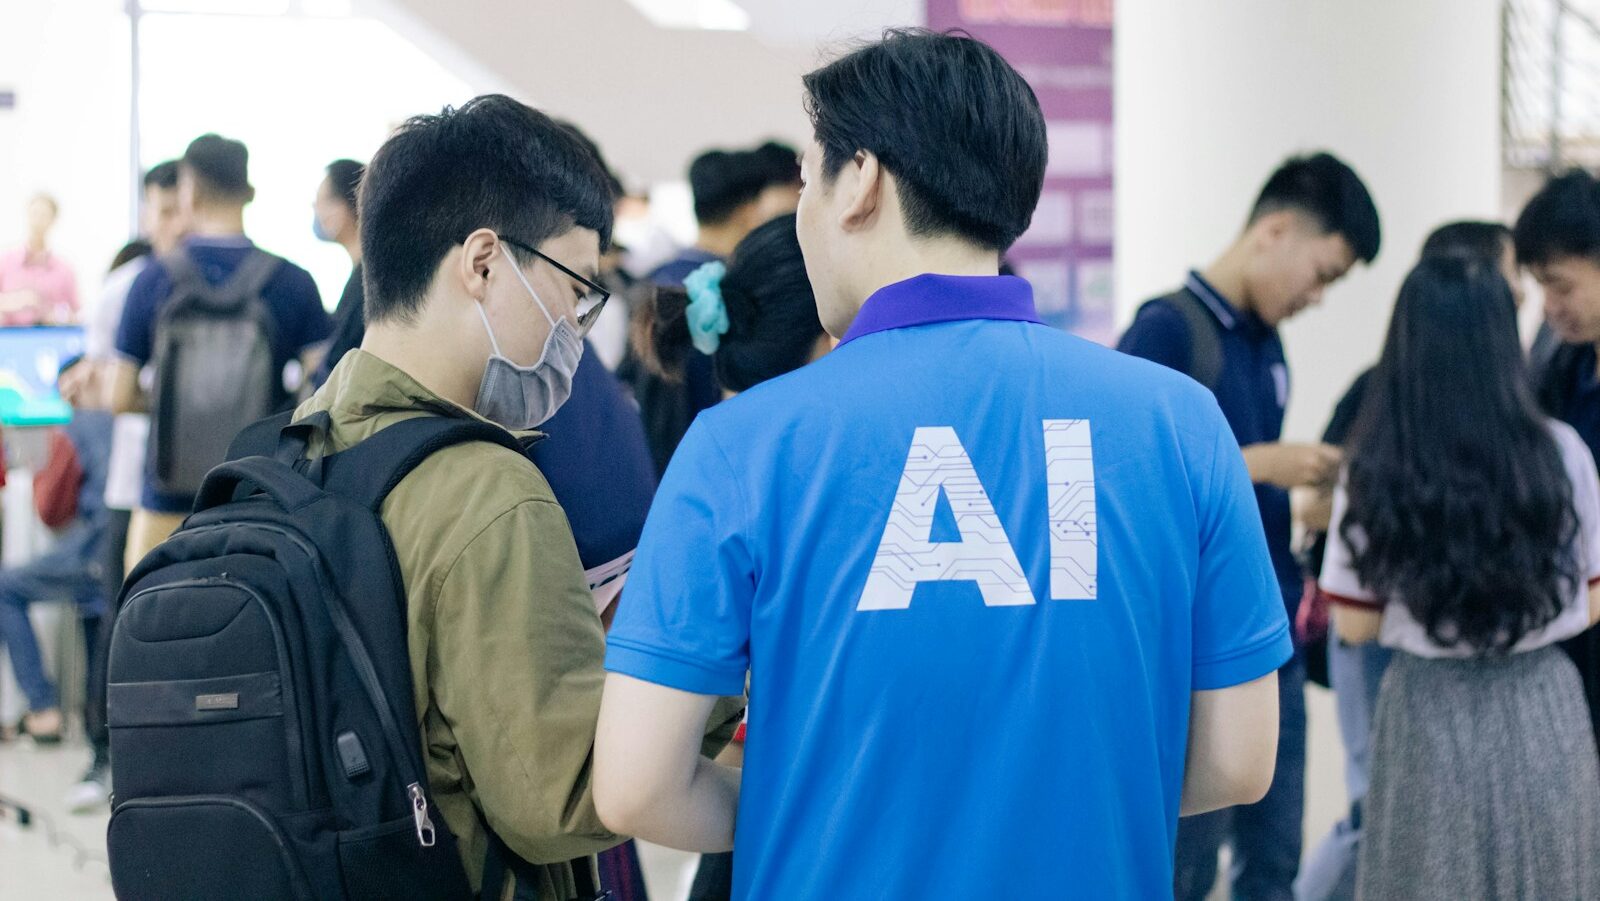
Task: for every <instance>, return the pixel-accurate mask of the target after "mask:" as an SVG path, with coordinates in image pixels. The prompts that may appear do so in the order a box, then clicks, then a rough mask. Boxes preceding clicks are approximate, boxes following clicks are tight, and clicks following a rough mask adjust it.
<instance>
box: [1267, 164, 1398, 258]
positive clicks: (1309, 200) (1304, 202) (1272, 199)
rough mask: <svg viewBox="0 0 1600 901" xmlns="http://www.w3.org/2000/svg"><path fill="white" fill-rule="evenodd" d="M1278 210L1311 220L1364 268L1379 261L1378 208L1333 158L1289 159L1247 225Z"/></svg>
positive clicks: (1355, 177)
mask: <svg viewBox="0 0 1600 901" xmlns="http://www.w3.org/2000/svg"><path fill="white" fill-rule="evenodd" d="M1280 210H1294V211H1296V212H1299V213H1302V214H1304V215H1306V216H1309V217H1310V218H1311V219H1312V220H1313V221H1315V222H1316V223H1317V226H1318V227H1319V228H1321V229H1322V231H1323V232H1324V233H1325V234H1331V235H1339V236H1340V237H1342V238H1344V240H1345V242H1346V243H1347V244H1349V245H1350V249H1351V250H1352V251H1353V252H1354V253H1355V255H1356V259H1358V260H1360V261H1362V262H1364V263H1370V262H1372V261H1373V260H1374V259H1375V258H1376V257H1377V256H1378V248H1379V246H1381V244H1382V243H1383V232H1382V228H1381V226H1380V225H1379V223H1378V208H1377V206H1376V205H1375V204H1373V202H1372V195H1371V194H1370V193H1368V191H1367V186H1366V185H1365V184H1363V183H1362V181H1361V177H1360V176H1358V175H1356V173H1355V170H1354V169H1351V168H1350V167H1349V166H1348V165H1346V164H1345V163H1344V161H1343V160H1341V159H1339V158H1338V157H1336V156H1334V155H1333V154H1331V153H1315V154H1312V155H1310V156H1297V157H1292V158H1290V159H1289V160H1287V161H1285V162H1284V164H1283V165H1282V166H1279V167H1278V171H1276V172H1274V173H1272V177H1271V178H1268V179H1267V183H1266V185H1265V186H1264V187H1263V188H1262V189H1261V195H1260V196H1259V197H1257V198H1256V204H1255V206H1254V207H1253V208H1252V209H1251V210H1250V222H1251V223H1254V222H1255V221H1256V220H1258V219H1260V218H1261V217H1262V216H1265V215H1267V214H1269V213H1276V212H1278V211H1280Z"/></svg>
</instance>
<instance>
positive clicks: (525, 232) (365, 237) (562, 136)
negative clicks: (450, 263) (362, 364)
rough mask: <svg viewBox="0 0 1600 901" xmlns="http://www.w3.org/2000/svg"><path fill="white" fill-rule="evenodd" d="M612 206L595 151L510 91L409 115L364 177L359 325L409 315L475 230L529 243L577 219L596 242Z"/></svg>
mask: <svg viewBox="0 0 1600 901" xmlns="http://www.w3.org/2000/svg"><path fill="white" fill-rule="evenodd" d="M611 206H612V203H611V190H610V187H609V185H608V183H607V181H606V176H605V172H604V171H603V170H602V169H601V168H600V165H599V163H597V162H596V161H595V159H594V155H593V154H592V153H590V152H589V150H588V149H587V148H585V147H584V146H583V144H581V143H579V142H578V140H577V139H576V138H574V137H573V136H572V132H571V131H569V130H568V129H566V128H563V127H562V126H561V125H560V124H558V123H557V122H556V121H555V120H553V119H551V118H550V117H549V116H546V115H545V114H544V113H541V112H539V111H538V110H535V109H533V108H531V107H529V106H526V105H524V104H522V103H519V102H517V101H515V100H513V99H511V98H510V97H506V96H504V95H502V94H487V95H485V96H482V97H477V98H474V99H473V100H471V101H469V102H468V103H467V104H466V105H465V106H463V107H461V108H460V109H452V108H450V107H445V109H444V110H443V111H442V112H440V113H439V114H438V115H431V116H416V117H414V118H412V119H410V120H409V121H407V122H406V123H405V124H404V125H402V126H400V128H399V130H398V131H396V132H395V133H394V134H393V135H392V136H390V138H389V140H388V141H386V142H384V145H383V146H382V147H381V148H379V149H378V152H377V154H376V155H375V156H374V157H373V158H372V162H371V163H370V164H368V166H367V171H366V174H365V176H363V178H362V179H361V206H360V209H361V256H362V272H363V275H364V277H365V279H366V319H367V323H368V324H369V325H370V324H373V323H377V322H382V321H384V320H387V319H391V318H394V317H399V318H400V319H402V320H406V319H409V317H410V316H411V315H412V314H414V313H415V312H416V311H417V309H418V308H419V307H420V306H421V305H422V301H423V298H424V297H425V296H426V295H427V291H428V286H429V285H430V284H431V283H432V282H433V276H434V273H435V271H436V270H437V269H438V268H439V261H440V260H442V259H444V257H445V255H446V254H447V253H449V252H450V248H452V247H454V246H456V245H458V244H460V243H461V242H462V241H465V240H466V238H467V236H468V235H470V234H472V232H473V231H475V230H477V229H480V228H490V229H493V230H494V231H495V232H497V233H499V234H502V235H504V236H505V237H507V238H510V239H514V240H517V241H521V242H523V243H525V244H529V245H532V246H535V247H537V246H538V245H539V244H541V243H542V242H544V241H545V240H547V239H549V238H551V237H554V236H556V235H560V234H563V233H565V232H566V231H568V230H569V229H571V228H573V227H576V226H581V227H583V228H589V229H593V230H594V231H596V232H597V233H599V235H600V246H601V248H602V249H604V248H605V247H606V246H607V245H608V244H609V243H610V241H611V215H612V211H611ZM508 246H509V245H508ZM511 253H512V254H513V256H517V255H519V254H520V253H521V252H520V251H518V250H516V249H515V248H512V250H511ZM523 262H524V263H528V262H531V261H529V260H524V261H523Z"/></svg>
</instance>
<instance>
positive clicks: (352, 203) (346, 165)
mask: <svg viewBox="0 0 1600 901" xmlns="http://www.w3.org/2000/svg"><path fill="white" fill-rule="evenodd" d="M366 171H367V167H366V165H365V164H363V163H358V162H356V161H355V160H334V161H333V162H331V163H329V164H328V169H327V172H328V182H329V186H330V187H332V188H333V196H335V197H337V198H339V199H340V200H343V201H344V203H345V206H348V207H349V208H350V213H351V215H354V214H355V211H356V203H357V198H358V194H359V192H360V190H361V175H362V173H364V172H366Z"/></svg>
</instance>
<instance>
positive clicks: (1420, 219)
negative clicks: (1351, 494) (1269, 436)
mask: <svg viewBox="0 0 1600 901" xmlns="http://www.w3.org/2000/svg"><path fill="white" fill-rule="evenodd" d="M1116 28H1117V32H1116V57H1117V66H1116V89H1117V98H1116V126H1117V159H1116V165H1117V170H1116V173H1117V174H1116V177H1117V188H1116V194H1117V217H1118V221H1117V244H1116V254H1117V260H1116V276H1117V304H1118V312H1119V317H1120V319H1121V321H1122V322H1124V323H1126V322H1127V321H1129V320H1131V318H1132V316H1133V313H1134V311H1135V310H1136V309H1137V306H1138V304H1139V303H1140V302H1141V301H1142V300H1144V299H1146V298H1149V297H1152V296H1155V295H1157V294H1160V293H1164V292H1165V291H1168V290H1170V289H1171V288H1173V287H1175V286H1176V284H1177V283H1178V281H1179V280H1180V279H1181V278H1182V277H1183V274H1184V272H1185V271H1186V270H1187V269H1188V268H1190V267H1193V266H1197V265H1203V264H1205V263H1207V262H1208V261H1210V260H1211V259H1212V258H1213V257H1214V256H1215V255H1216V254H1217V253H1218V252H1219V251H1221V249H1222V248H1223V247H1225V246H1226V245H1227V243H1228V242H1229V240H1230V239H1231V238H1232V237H1233V236H1234V235H1236V234H1237V232H1238V230H1239V229H1240V227H1241V226H1242V225H1243V221H1244V218H1245V216H1246V214H1247V213H1248V208H1249V205H1250V203H1251V201H1252V200H1253V199H1254V195H1255V193H1256V192H1257V191H1258V190H1259V189H1260V187H1261V183H1262V181H1264V180H1265V178H1266V176H1267V175H1268V173H1270V172H1271V170H1272V169H1273V168H1274V167H1275V166H1276V165H1277V164H1278V162H1280V161H1281V160H1282V158H1284V157H1286V156H1288V155H1289V154H1291V153H1294V152H1297V151H1305V150H1315V149H1327V150H1330V151H1332V152H1333V153H1335V154H1337V155H1339V156H1341V157H1342V158H1344V159H1345V161H1346V162H1348V163H1350V164H1351V165H1352V166H1353V167H1354V168H1355V169H1356V171H1357V172H1359V173H1360V174H1361V176H1362V178H1363V179H1364V180H1365V181H1366V182H1367V185H1368V187H1369V188H1370V189H1371V190H1372V192H1373V196H1374V198H1375V199H1376V201H1377V204H1378V210H1379V213H1380V214H1381V215H1382V217H1383V230H1384V235H1383V250H1382V252H1381V253H1380V254H1379V256H1378V259H1377V262H1376V264H1375V265H1374V266H1372V267H1371V268H1369V269H1363V268H1358V269H1357V270H1356V271H1354V272H1353V273H1352V274H1351V275H1350V276H1349V277H1348V278H1347V279H1345V280H1344V281H1343V282H1340V283H1339V284H1338V285H1336V286H1335V287H1334V288H1333V289H1332V290H1330V291H1329V292H1328V295H1327V297H1326V300H1325V302H1324V305H1323V307H1322V308H1321V309H1318V310H1313V311H1310V312H1308V313H1306V314H1304V315H1303V316H1301V317H1300V318H1298V319H1296V320H1295V321H1293V322H1291V323H1290V324H1288V325H1287V326H1285V328H1284V329H1283V336H1284V342H1285V344H1286V345H1287V346H1288V351H1289V362H1290V366H1291V368H1292V370H1293V375H1294V380H1295V382H1294V396H1293V399H1292V401H1291V404H1290V408H1289V415H1288V420H1287V422H1286V425H1285V435H1286V437H1288V438H1290V439H1302V440H1304V439H1314V438H1315V437H1317V436H1318V435H1320V432H1321V429H1322V427H1323V425H1324V424H1325V423H1326V421H1327V417H1328V415H1329V413H1330V412H1331V410H1332V407H1333V404H1334V403H1335V402H1336V401H1337V399H1338V398H1339V396H1340V395H1341V394H1342V393H1343V391H1344V389H1345V387H1346V386H1347V385H1348V384H1349V382H1350V380H1351V378H1352V377H1353V376H1354V375H1355V374H1356V373H1357V372H1359V371H1360V370H1361V369H1362V368H1364V367H1365V366H1367V365H1369V364H1370V363H1371V362H1372V361H1374V360H1375V359H1376V358H1377V355H1378V351H1379V344H1380V342H1381V340H1382V336H1383V333H1384V330H1385V328H1386V327H1387V319H1388V315H1389V310H1390V308H1391V306H1392V304H1393V300H1394V294H1395V292H1396V290H1397V289H1398V287H1399V284H1400V280H1401V279H1402V278H1403V276H1404V274H1405V272H1406V270H1407V269H1408V268H1409V267H1410V265H1411V263H1412V262H1413V261H1414V259H1415V256H1416V252H1417V250H1418V248H1419V247H1420V246H1421V243H1422V239H1423V238H1424V237H1425V236H1426V234H1427V232H1428V231H1429V230H1431V229H1432V228H1433V227H1434V226H1436V225H1438V224H1440V223H1441V222H1444V221H1446V220H1448V219H1452V218H1460V217H1465V216H1472V217H1481V218H1490V219H1492V218H1497V217H1498V216H1499V215H1500V202H1501V201H1500V178H1501V167H1500V118H1499V116H1500V95H1499V53H1500V47H1499V4H1498V3H1497V2H1495V0H1403V2H1395V0H1340V2H1329V0H1321V2H1283V0H1207V2H1204V3H1196V2H1193V0H1119V3H1118V5H1117V26H1116Z"/></svg>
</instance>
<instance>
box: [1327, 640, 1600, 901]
mask: <svg viewBox="0 0 1600 901" xmlns="http://www.w3.org/2000/svg"><path fill="white" fill-rule="evenodd" d="M1358 881H1359V886H1360V887H1359V892H1358V895H1357V897H1358V898H1360V899H1362V901H1390V899H1396V901H1400V899H1404V901H1416V899H1439V901H1464V899H1526V901H1565V899H1574V901H1578V899H1589V901H1593V899H1600V759H1597V756H1596V751H1595V738H1594V732H1593V728H1592V727H1591V726H1590V724H1589V711H1588V706H1587V704H1586V702H1585V701H1584V695H1583V687H1582V684H1581V682H1580V681H1579V678H1578V671H1577V669H1576V668H1575V667H1574V666H1573V665H1572V661H1571V660H1569V659H1568V658H1567V655H1566V654H1564V653H1563V652H1562V651H1561V650H1560V649H1558V648H1553V647H1552V648H1542V649H1539V650H1536V651H1530V652H1528V653H1525V654H1513V655H1511V656H1509V657H1482V658H1474V659H1470V660H1426V659H1423V658H1421V657H1415V656H1412V655H1410V654H1404V653H1397V654H1395V655H1394V660H1393V662H1392V663H1391V664H1390V665H1389V671H1388V673H1387V674H1385V676H1384V679H1383V688H1382V690H1381V691H1380V693H1379V695H1378V709H1377V714H1376V718H1375V722H1374V725H1373V751H1372V787H1371V789H1370V791H1369V792H1368V794H1367V799H1366V802H1365V804H1364V805H1363V810H1362V836H1361V850H1360V870H1359V876H1358Z"/></svg>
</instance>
